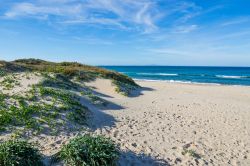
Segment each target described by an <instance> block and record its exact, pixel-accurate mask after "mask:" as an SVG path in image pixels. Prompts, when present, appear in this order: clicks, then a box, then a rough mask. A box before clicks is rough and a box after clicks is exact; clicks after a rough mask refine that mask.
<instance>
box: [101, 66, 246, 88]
mask: <svg viewBox="0 0 250 166" xmlns="http://www.w3.org/2000/svg"><path fill="white" fill-rule="evenodd" d="M102 67H104V68H106V69H110V70H114V71H117V72H120V73H123V74H126V75H128V76H130V77H132V78H133V79H141V80H149V81H154V80H155V81H156V80H162V81H170V82H184V83H213V84H226V85H247V86H250V67H183V66H102Z"/></svg>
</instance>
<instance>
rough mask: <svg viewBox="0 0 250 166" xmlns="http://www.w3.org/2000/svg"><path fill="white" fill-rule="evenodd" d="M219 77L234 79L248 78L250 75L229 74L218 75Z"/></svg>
mask: <svg viewBox="0 0 250 166" xmlns="http://www.w3.org/2000/svg"><path fill="white" fill-rule="evenodd" d="M216 77H218V78H228V79H230V78H233V79H241V78H248V76H228V75H216Z"/></svg>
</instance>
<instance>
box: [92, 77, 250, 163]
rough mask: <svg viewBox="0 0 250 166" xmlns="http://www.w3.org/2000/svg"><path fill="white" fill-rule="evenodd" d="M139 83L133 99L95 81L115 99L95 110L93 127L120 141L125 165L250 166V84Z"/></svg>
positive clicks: (98, 88)
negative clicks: (138, 88) (240, 85)
mask: <svg viewBox="0 0 250 166" xmlns="http://www.w3.org/2000/svg"><path fill="white" fill-rule="evenodd" d="M138 84H140V85H141V86H142V87H143V88H142V90H141V91H140V92H139V91H138V92H137V93H134V94H133V95H132V96H131V97H129V98H127V97H123V96H121V95H117V94H116V93H115V92H114V89H113V87H112V86H110V85H111V83H110V81H108V80H96V81H95V82H92V83H89V85H91V86H94V87H95V88H96V91H97V92H98V93H100V94H105V95H102V97H103V98H104V99H106V100H108V101H110V102H112V103H115V107H114V105H112V104H111V105H109V106H108V107H107V108H106V109H99V110H95V111H94V113H95V115H96V116H94V121H93V130H94V132H95V133H98V134H104V135H106V136H110V137H111V138H112V139H113V140H114V141H115V142H117V143H118V144H119V145H120V147H121V149H122V150H123V151H124V153H122V156H121V159H120V161H119V163H120V164H121V165H168V164H169V165H206V164H208V165H250V121H249V119H250V87H236V86H217V85H191V84H176V83H166V82H138ZM157 160H158V161H157Z"/></svg>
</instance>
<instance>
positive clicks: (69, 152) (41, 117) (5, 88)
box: [0, 59, 139, 166]
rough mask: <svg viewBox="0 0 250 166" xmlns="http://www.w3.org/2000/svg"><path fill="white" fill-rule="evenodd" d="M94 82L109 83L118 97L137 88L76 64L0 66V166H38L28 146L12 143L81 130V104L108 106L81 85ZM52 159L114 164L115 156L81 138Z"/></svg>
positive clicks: (110, 147)
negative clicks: (105, 81)
mask: <svg viewBox="0 0 250 166" xmlns="http://www.w3.org/2000/svg"><path fill="white" fill-rule="evenodd" d="M96 78H105V79H110V80H111V81H112V83H113V84H114V85H115V90H116V91H117V92H118V93H121V94H123V95H129V94H130V92H131V91H132V90H134V89H136V88H138V87H139V86H138V85H137V84H136V83H135V82H134V81H133V80H132V79H131V78H129V77H127V76H125V75H123V74H120V73H117V72H114V71H109V70H106V69H102V68H99V67H93V66H88V65H83V64H80V63H76V62H62V63H54V62H48V61H43V60H39V59H20V60H15V61H12V62H5V61H0V137H1V136H5V135H8V136H7V137H6V138H7V139H11V140H10V141H7V142H3V143H1V144H0V165H3V166H8V165H14V166H15V165H18V166H19V165H20V166H22V165H35V166H40V165H43V164H42V162H41V155H40V153H39V152H38V150H37V149H36V148H34V147H33V145H31V144H29V143H28V142H26V141H17V140H15V139H20V138H22V139H30V138H32V137H33V136H37V135H39V134H46V135H50V136H57V135H59V134H60V132H65V131H67V132H72V131H81V130H84V129H85V127H83V125H84V126H86V124H87V120H88V117H89V116H88V115H89V114H90V111H89V109H88V107H86V105H85V104H86V102H89V103H91V104H93V105H96V106H98V107H99V106H101V107H105V106H106V105H107V104H108V102H107V101H106V100H104V99H102V98H101V97H99V96H98V95H96V93H95V92H94V89H93V88H92V87H88V86H86V84H85V83H86V82H88V81H91V80H94V79H96ZM12 139H14V141H13V140H12ZM25 156H27V157H26V158H25ZM57 157H58V159H60V160H61V161H63V162H65V163H67V164H68V165H72V166H73V165H74V166H75V165H76V166H78V165H90V166H92V165H93V166H98V165H115V163H116V160H117V158H118V151H117V148H116V146H115V145H114V144H113V142H112V141H111V140H109V139H107V138H104V137H101V136H96V137H93V136H89V135H85V136H82V137H77V138H75V139H73V140H71V141H70V143H69V144H67V145H65V146H64V147H63V148H62V150H61V151H60V153H58V156H57Z"/></svg>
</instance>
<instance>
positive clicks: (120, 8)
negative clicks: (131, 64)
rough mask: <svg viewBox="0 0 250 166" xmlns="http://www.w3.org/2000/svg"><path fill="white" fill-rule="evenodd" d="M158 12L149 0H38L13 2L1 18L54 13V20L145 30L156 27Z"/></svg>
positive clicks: (36, 16) (50, 14) (66, 22)
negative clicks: (34, 0) (33, 0)
mask: <svg viewBox="0 0 250 166" xmlns="http://www.w3.org/2000/svg"><path fill="white" fill-rule="evenodd" d="M158 13H159V11H158V10H157V8H155V3H154V2H153V1H151V0H140V1H132V0H95V1H93V0H43V1H42V0H39V1H37V2H33V3H27V2H22V3H15V4H13V5H12V6H11V8H10V9H9V10H8V11H6V12H5V18H7V19H16V18H26V17H28V18H36V19H38V18H43V19H50V17H51V16H54V18H56V19H57V23H58V22H59V23H65V24H101V25H110V26H117V27H119V28H122V29H125V27H127V28H129V27H136V28H139V29H143V30H144V31H145V32H149V31H153V30H155V29H157V26H156V23H155V22H156V20H157V18H158V17H157V15H158ZM136 28H135V29H136Z"/></svg>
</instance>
